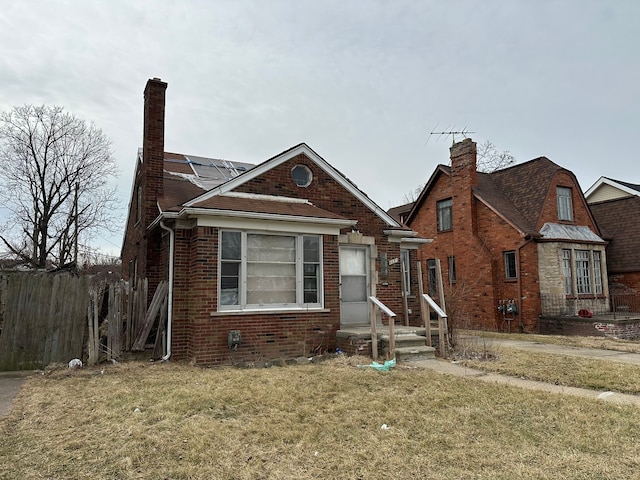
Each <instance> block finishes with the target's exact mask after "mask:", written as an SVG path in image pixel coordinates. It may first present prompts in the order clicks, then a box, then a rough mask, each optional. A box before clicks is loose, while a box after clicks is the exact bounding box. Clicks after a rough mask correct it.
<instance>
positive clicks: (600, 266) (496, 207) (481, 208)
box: [405, 139, 608, 332]
mask: <svg viewBox="0 0 640 480" xmlns="http://www.w3.org/2000/svg"><path fill="white" fill-rule="evenodd" d="M476 155H477V154H476V144H475V143H474V142H473V141H472V140H471V139H465V140H463V141H461V142H458V143H455V144H454V145H453V146H452V147H451V166H446V165H438V166H437V167H436V169H435V171H434V172H433V174H432V175H431V177H430V178H429V180H428V182H427V184H426V185H425V187H424V189H423V191H422V192H421V194H420V196H419V197H418V199H417V200H416V202H415V203H414V205H413V207H412V208H411V211H410V212H409V213H408V214H407V216H406V217H405V218H406V219H405V222H406V225H407V226H408V227H410V228H412V229H413V230H415V231H417V232H419V233H420V235H422V236H424V237H428V238H432V239H433V242H432V243H430V244H425V245H423V246H422V247H421V248H420V252H419V257H420V259H421V262H423V263H422V265H423V272H424V275H425V277H426V278H425V285H428V289H429V292H430V293H431V294H433V289H434V288H435V282H434V279H435V275H434V272H435V268H436V264H437V263H438V262H436V259H438V260H439V264H440V265H441V270H442V278H443V283H444V285H445V292H446V296H447V309H448V311H449V314H450V318H451V320H452V321H453V322H455V323H456V325H457V326H460V327H471V328H486V329H495V330H501V331H505V330H511V331H516V330H520V331H526V332H536V331H538V330H539V317H540V315H541V314H549V313H551V314H555V315H560V314H563V315H564V314H573V315H575V313H576V312H575V309H576V308H577V307H578V306H579V307H580V308H583V307H584V308H589V307H590V306H594V305H595V304H598V305H606V304H607V297H608V285H607V275H606V271H607V264H606V256H605V246H606V242H605V241H604V240H603V239H602V238H601V236H600V232H599V230H598V226H597V225H596V222H595V221H594V219H593V217H592V215H591V212H590V211H589V208H588V206H587V203H586V201H585V199H584V196H583V194H582V191H581V189H580V186H579V184H578V181H577V180H576V178H575V176H574V174H573V173H572V172H570V171H569V170H566V169H564V168H562V167H560V166H558V165H556V164H555V163H553V162H552V161H551V160H549V159H547V158H545V157H540V158H537V159H534V160H531V161H528V162H525V163H522V164H519V165H515V166H512V167H509V168H506V169H503V170H498V171H495V172H493V173H482V172H478V171H477V161H476ZM552 307H553V308H552Z"/></svg>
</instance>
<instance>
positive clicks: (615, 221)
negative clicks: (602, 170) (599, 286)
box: [585, 177, 640, 294]
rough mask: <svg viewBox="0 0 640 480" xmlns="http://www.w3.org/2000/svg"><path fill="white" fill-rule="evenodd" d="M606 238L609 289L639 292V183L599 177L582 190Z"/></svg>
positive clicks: (618, 291)
mask: <svg viewBox="0 0 640 480" xmlns="http://www.w3.org/2000/svg"><path fill="white" fill-rule="evenodd" d="M585 198H586V199H587V202H588V203H589V207H590V208H591V212H592V213H593V216H594V217H595V219H596V221H597V222H598V226H599V227H600V228H601V229H602V233H603V234H604V235H605V236H606V238H608V239H609V245H607V270H608V274H609V288H610V290H611V292H612V293H632V294H637V293H638V292H640V185H637V184H633V183H628V182H623V181H620V180H613V179H611V178H607V177H600V178H599V179H598V180H597V181H596V182H595V183H594V184H593V185H592V186H591V188H589V189H588V190H587V191H586V193H585Z"/></svg>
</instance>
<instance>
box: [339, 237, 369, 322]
mask: <svg viewBox="0 0 640 480" xmlns="http://www.w3.org/2000/svg"><path fill="white" fill-rule="evenodd" d="M368 258H369V250H368V248H367V247H355V246H344V247H340V323H341V324H342V325H368V324H369V303H368V297H369V291H370V288H369V262H368V261H367V260H368Z"/></svg>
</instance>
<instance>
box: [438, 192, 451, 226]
mask: <svg viewBox="0 0 640 480" xmlns="http://www.w3.org/2000/svg"><path fill="white" fill-rule="evenodd" d="M436 214H437V228H438V231H439V232H448V231H450V230H453V200H452V199H451V198H445V199H444V200H439V201H437V202H436Z"/></svg>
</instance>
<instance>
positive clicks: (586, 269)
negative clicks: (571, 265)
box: [573, 250, 592, 295]
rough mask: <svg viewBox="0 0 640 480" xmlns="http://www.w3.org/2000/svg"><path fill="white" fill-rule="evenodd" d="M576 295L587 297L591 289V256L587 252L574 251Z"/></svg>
mask: <svg viewBox="0 0 640 480" xmlns="http://www.w3.org/2000/svg"><path fill="white" fill-rule="evenodd" d="M573 253H574V255H575V272H576V293H577V294H578V295H589V294H590V293H592V289H591V255H590V253H589V250H575V251H574V252H573Z"/></svg>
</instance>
